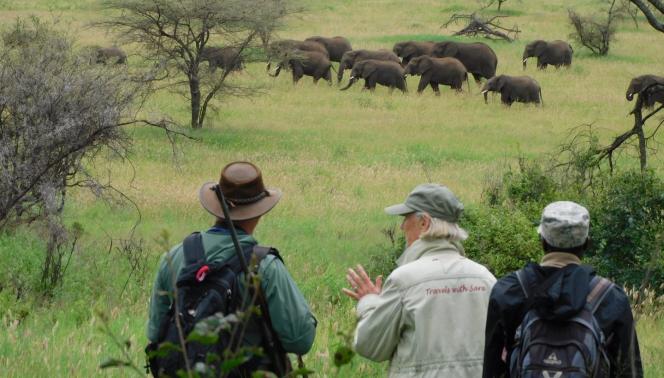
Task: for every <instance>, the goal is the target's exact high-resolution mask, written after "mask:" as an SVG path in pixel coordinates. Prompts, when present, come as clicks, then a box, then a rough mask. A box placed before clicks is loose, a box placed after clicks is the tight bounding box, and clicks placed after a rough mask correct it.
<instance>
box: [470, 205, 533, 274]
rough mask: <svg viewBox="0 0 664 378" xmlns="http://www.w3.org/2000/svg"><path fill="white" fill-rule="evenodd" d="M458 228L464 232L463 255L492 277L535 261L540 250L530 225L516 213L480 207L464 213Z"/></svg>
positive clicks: (505, 209) (519, 212)
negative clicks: (478, 264) (481, 265)
mask: <svg viewBox="0 0 664 378" xmlns="http://www.w3.org/2000/svg"><path fill="white" fill-rule="evenodd" d="M461 226H462V227H463V228H465V229H466V230H467V231H468V234H469V238H468V240H466V242H465V243H464V248H465V250H466V255H467V256H468V257H469V258H471V259H473V260H474V261H476V262H478V263H480V264H483V265H485V266H486V267H487V268H489V270H490V271H491V272H492V273H493V274H494V275H495V276H496V277H502V276H504V275H505V274H507V273H509V272H511V271H514V270H517V269H521V268H522V267H523V266H524V265H525V264H526V263H527V262H529V261H539V259H540V256H541V254H542V247H541V244H540V242H539V238H538V236H537V231H536V228H535V225H534V224H533V222H532V221H531V220H530V219H528V218H527V217H526V216H525V215H524V214H523V213H522V212H521V211H519V210H517V209H507V208H505V207H488V206H481V207H478V208H471V209H467V210H466V212H465V215H464V217H463V219H462V222H461Z"/></svg>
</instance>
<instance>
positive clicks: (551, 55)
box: [523, 39, 574, 70]
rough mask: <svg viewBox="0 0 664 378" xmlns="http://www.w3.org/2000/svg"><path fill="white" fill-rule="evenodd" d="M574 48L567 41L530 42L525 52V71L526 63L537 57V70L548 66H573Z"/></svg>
mask: <svg viewBox="0 0 664 378" xmlns="http://www.w3.org/2000/svg"><path fill="white" fill-rule="evenodd" d="M572 54H574V50H572V46H571V45H570V44H569V43H567V42H565V41H552V42H547V41H543V40H541V39H540V40H537V41H533V42H530V43H529V44H527V45H526V48H525V49H524V50H523V69H524V70H525V69H526V61H527V60H528V58H530V57H533V56H535V57H537V68H539V69H545V68H546V66H547V65H549V64H550V65H552V66H555V67H556V68H558V67H560V66H568V67H569V66H570V65H571V64H572Z"/></svg>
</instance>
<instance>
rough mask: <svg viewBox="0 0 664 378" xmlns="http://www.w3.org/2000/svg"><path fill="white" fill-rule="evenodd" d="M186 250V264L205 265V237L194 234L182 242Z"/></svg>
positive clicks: (198, 233) (197, 233)
mask: <svg viewBox="0 0 664 378" xmlns="http://www.w3.org/2000/svg"><path fill="white" fill-rule="evenodd" d="M182 248H183V249H184V264H185V265H192V264H203V263H205V249H203V237H202V236H201V233H200V232H192V233H191V234H190V235H189V236H187V237H186V238H185V239H184V242H182Z"/></svg>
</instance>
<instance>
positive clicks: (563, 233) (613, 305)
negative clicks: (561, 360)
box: [482, 201, 643, 378]
mask: <svg viewBox="0 0 664 378" xmlns="http://www.w3.org/2000/svg"><path fill="white" fill-rule="evenodd" d="M589 231H590V215H589V213H588V210H587V209H586V208H585V207H583V206H581V205H579V204H577V203H574V202H570V201H558V202H553V203H551V204H549V205H547V206H546V207H545V208H544V211H543V212H542V217H541V219H540V224H539V227H538V228H537V232H538V234H539V236H540V240H541V242H542V249H543V250H544V256H543V258H542V260H541V262H540V263H539V264H536V263H529V264H528V265H526V267H525V268H523V269H522V272H523V273H522V275H521V277H522V279H525V282H524V285H527V287H529V292H531V293H534V296H535V298H534V299H532V300H529V301H527V300H526V296H525V293H524V289H523V288H522V284H521V283H520V282H519V276H518V275H517V273H516V272H512V273H509V274H508V275H506V276H505V277H503V278H501V279H499V280H498V282H496V285H495V286H494V287H493V289H492V291H491V298H490V301H489V310H488V314H487V320H486V340H485V346H484V370H483V375H482V376H483V377H484V378H498V377H506V376H514V374H515V372H512V371H509V369H510V364H509V361H510V359H511V357H512V356H511V354H512V351H513V350H514V347H515V333H516V330H517V328H518V327H519V325H520V324H521V322H522V320H523V318H524V316H525V314H526V313H527V312H528V311H529V310H530V309H531V308H532V309H535V310H536V311H537V312H538V313H539V314H540V316H541V317H543V318H546V319H552V320H561V321H562V320H566V319H569V318H570V317H572V316H573V315H575V314H578V313H579V312H580V311H581V309H582V308H583V307H584V306H585V305H586V301H587V298H589V297H588V295H589V292H590V281H591V280H592V279H593V277H595V276H596V274H595V271H594V270H593V268H592V267H590V266H588V265H582V264H581V258H582V257H583V254H584V252H585V251H586V250H587V249H588V246H589V243H590V238H589ZM594 315H595V319H596V320H597V322H598V324H599V326H600V328H601V329H602V332H603V333H604V336H605V340H608V341H607V343H606V351H607V353H608V358H609V364H610V366H609V368H610V374H609V375H608V377H642V376H643V369H642V366H641V356H640V352H639V343H638V340H637V337H636V331H635V329H634V319H633V317H632V311H631V309H630V306H629V300H628V298H627V295H625V292H624V291H623V289H622V288H621V287H620V286H619V285H612V286H611V288H610V289H609V291H608V292H607V293H606V296H605V297H604V299H603V300H601V302H600V303H599V306H598V307H597V309H596V311H595V313H594ZM552 376H553V375H552ZM556 376H557V375H556Z"/></svg>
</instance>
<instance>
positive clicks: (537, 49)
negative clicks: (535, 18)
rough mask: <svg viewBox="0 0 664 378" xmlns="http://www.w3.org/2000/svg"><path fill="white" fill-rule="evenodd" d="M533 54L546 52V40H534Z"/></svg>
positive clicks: (537, 54) (538, 54)
mask: <svg viewBox="0 0 664 378" xmlns="http://www.w3.org/2000/svg"><path fill="white" fill-rule="evenodd" d="M533 45H534V46H533V56H540V55H542V54H544V51H545V50H546V45H547V43H546V41H535V42H533Z"/></svg>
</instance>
